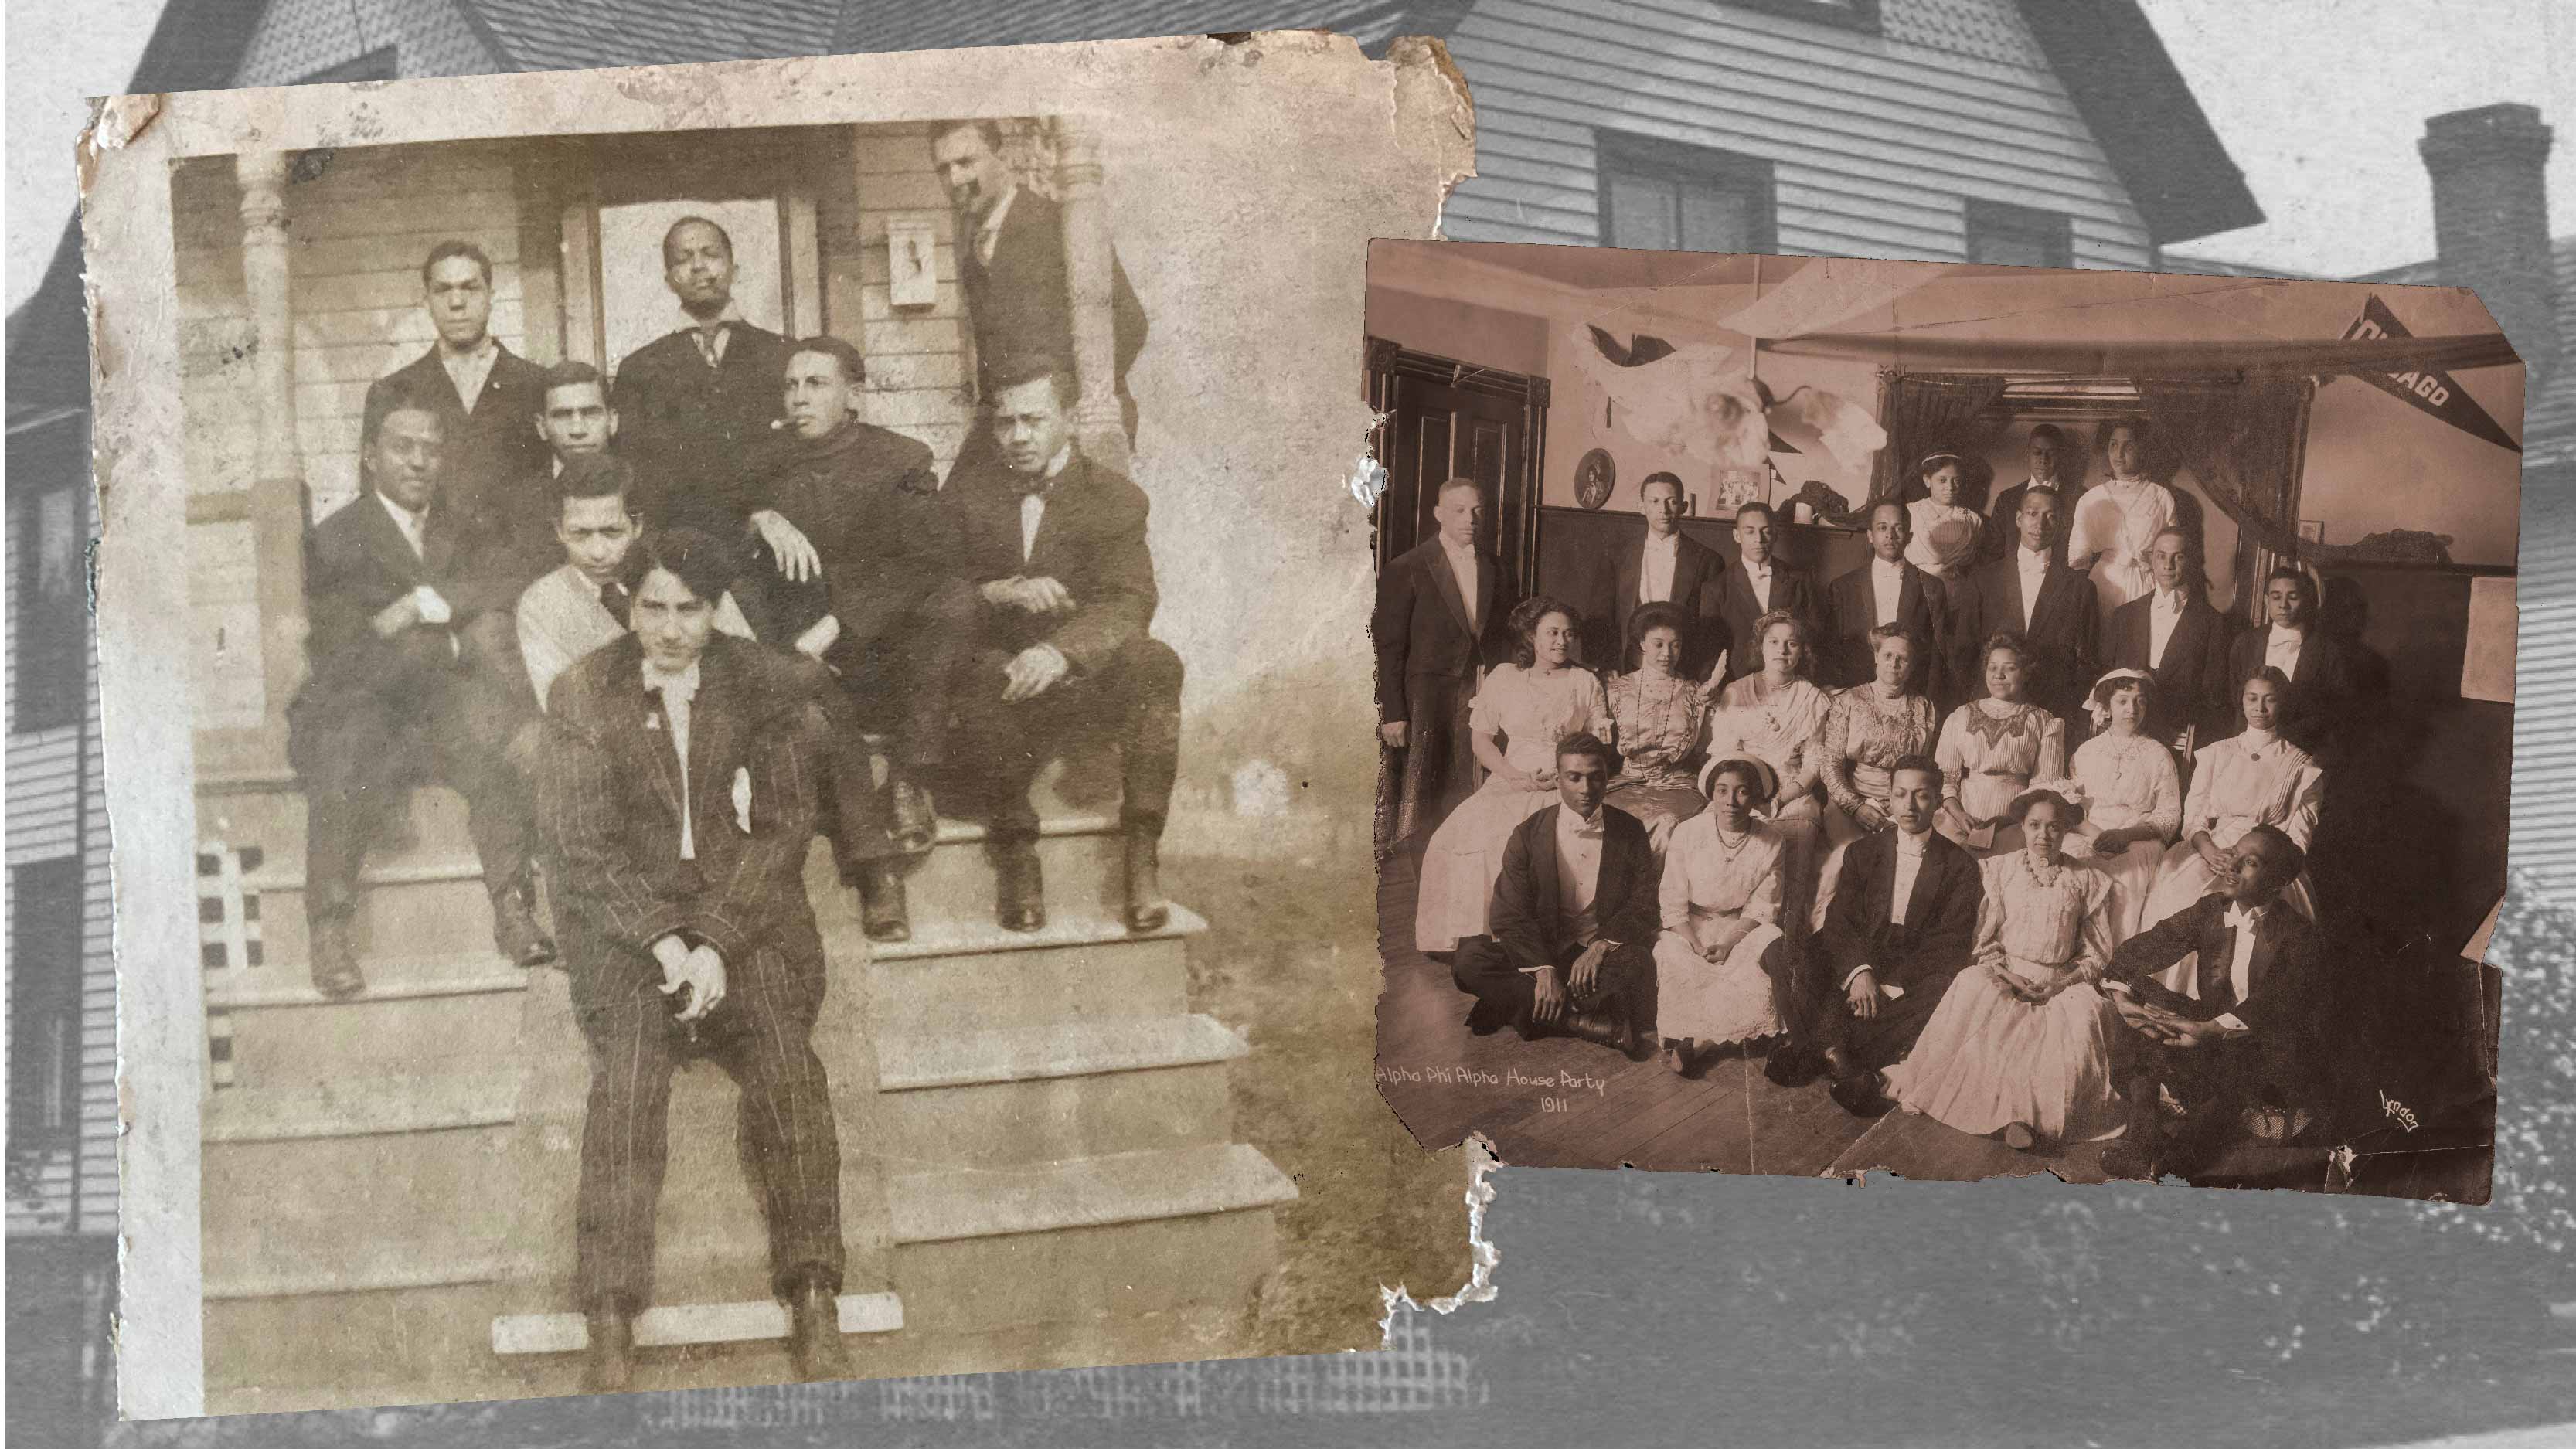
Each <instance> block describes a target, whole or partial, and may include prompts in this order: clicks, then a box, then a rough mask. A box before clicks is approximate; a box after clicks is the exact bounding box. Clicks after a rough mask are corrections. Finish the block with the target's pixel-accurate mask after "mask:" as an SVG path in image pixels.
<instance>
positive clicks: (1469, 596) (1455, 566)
mask: <svg viewBox="0 0 2576 1449" xmlns="http://www.w3.org/2000/svg"><path fill="white" fill-rule="evenodd" d="M1440 555H1441V557H1443V558H1445V559H1447V560H1449V576H1450V577H1451V578H1454V579H1456V580H1457V581H1458V597H1459V598H1461V599H1463V600H1465V601H1466V604H1467V632H1469V633H1471V634H1472V633H1474V632H1476V631H1477V629H1478V628H1479V627H1481V624H1482V621H1481V620H1479V619H1478V618H1477V617H1476V546H1475V545H1474V544H1472V543H1463V544H1461V543H1451V542H1450V541H1449V536H1448V535H1447V534H1442V535H1441V536H1440Z"/></svg>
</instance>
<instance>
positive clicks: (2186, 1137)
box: [1368, 242, 2523, 1202]
mask: <svg viewBox="0 0 2576 1449" xmlns="http://www.w3.org/2000/svg"><path fill="white" fill-rule="evenodd" d="M1509 342H1520V343H1522V344H1524V345H1523V346H1521V347H1520V348H1519V349H1518V351H1517V352H1516V351H1514V350H1513V349H1512V348H1511V347H1510V346H1508V345H1506V344H1507V343H1509ZM1530 344H1534V345H1530ZM1368 346H1369V358H1370V385H1371V388H1372V396H1371V400H1372V403H1373V405H1374V406H1376V407H1377V408H1378V410H1379V412H1380V414H1381V416H1382V418H1383V420H1384V421H1383V424H1382V429H1381V434H1380V437H1381V441H1382V454H1381V455H1382V456H1383V457H1384V458H1385V459H1386V464H1387V469H1388V489H1387V492H1386V494H1385V496H1384V498H1383V499H1382V501H1381V502H1380V505H1379V507H1380V517H1379V535H1378V546H1379V574H1378V598H1377V608H1376V614H1375V617H1374V621H1373V626H1372V627H1373V635H1374V639H1375V645H1376V650H1377V657H1378V710H1379V717H1380V721H1381V723H1380V725H1379V746H1380V750H1381V753H1382V756H1383V764H1382V773H1383V779H1384V783H1383V784H1382V787H1381V792H1380V800H1381V812H1380V830H1379V838H1378V850H1379V859H1380V865H1379V872H1380V873H1379V890H1378V899H1379V914H1380V931H1381V944H1382V948H1383V950H1384V952H1385V954H1386V960H1387V993H1386V996H1385V998H1384V1000H1383V1002H1382V1003H1381V1006H1380V1016H1379V1040H1378V1070H1379V1074H1380V1078H1381V1082H1382V1083H1383V1085H1384V1087H1385V1090H1386V1091H1387V1094H1388V1098H1389V1100H1390V1101H1391V1102H1393V1103H1394V1104H1395V1105H1396V1107H1397V1110H1398V1111H1399V1113H1401V1114H1402V1115H1403V1116H1404V1117H1405V1119H1406V1121H1407V1123H1408V1124H1409V1125H1411V1126H1412V1127H1413V1129H1414V1131H1415V1132H1416V1133H1417V1134H1418V1135H1419V1136H1421V1137H1422V1139H1423V1140H1424V1141H1425V1142H1426V1143H1428V1144H1432V1145H1439V1144H1442V1143H1445V1142H1449V1141H1453V1140H1457V1139H1458V1138H1459V1137H1460V1136H1461V1135H1463V1134H1465V1133H1468V1132H1476V1133H1481V1134H1484V1135H1485V1136H1486V1137H1488V1138H1489V1139H1490V1140H1491V1141H1492V1142H1493V1143H1494V1145H1495V1148H1496V1150H1497V1152H1498V1153H1499V1154H1500V1155H1501V1157H1502V1158H1503V1160H1505V1161H1506V1162H1520V1163H1532V1164H1538V1165H1548V1166H1619V1165H1635V1166H1641V1167H1673V1168H1683V1167H1689V1168H1714V1169H1720V1170H1725V1171H1731V1172H1763V1173H1787V1174H1836V1175H1849V1174H1853V1173H1859V1172H1864V1171H1867V1170H1870V1169H1884V1170H1886V1171H1889V1172H1893V1173H1895V1174H1897V1175H1899V1176H1904V1177H1913V1178H1934V1179H1962V1178H1978V1177H1988V1176H1998V1175H2010V1174H2023V1173H2034V1172H2051V1173H2055V1174H2056V1175H2058V1176H2060V1177H2063V1178H2067V1179H2070V1180H2075V1181H2093V1182H2099V1181H2102V1180H2105V1179H2110V1178H2121V1179H2133V1180H2141V1181H2151V1180H2158V1179H2165V1178H2170V1179H2179V1180H2181V1181H2185V1182H2194V1183H2228V1184H2235V1185H2265V1186H2294V1187H2306V1188H2312V1189H2319V1190H2323V1189H2326V1188H2329V1187H2332V1188H2335V1189H2337V1190H2357V1191H2365V1192H2381V1193H2388V1194H2393V1195H2403V1196H2432V1195H2436V1194H2438V1195H2440V1196H2442V1197H2444V1198H2445V1199H2447V1200H2449V1201H2454V1202H2481V1201H2483V1200H2485V1198H2486V1196H2487V1182H2488V1175H2489V1172H2490V1168H2491V1147H2492V1143H2491V1133H2492V1128H2493V1114H2494V1109H2495V1079H2494V1075H2493V1069H2492V1066H2491V1063H2492V1058H2493V1052H2494V1041H2495V1035H2494V1033H2495V1030H2496V1012H2497V1009H2498V1004H2497V1002H2496V1001H2494V1000H2492V999H2490V997H2489V994H2488V992H2487V991H2486V989H2485V987H2484V985H2483V983H2482V981H2481V977H2480V974H2479V972H2478V970H2477V969H2476V966H2475V964H2474V962H2475V960H2476V958H2477V955H2478V951H2477V949H2475V948H2474V947H2473V946H2472V944H2471V942H2472V939H2473V938H2475V937H2479V936H2481V935H2482V934H2483V932H2484V930H2485V928H2486V923H2487V922H2488V920H2489V919H2490V918H2491V916H2492V914H2493V912H2494V911H2495V910H2496V908H2497V904H2498V902H2499V901H2500V900H2501V898H2502V893H2503V889H2504V848H2505V839H2506V831H2507V825H2508V821H2507V818H2506V817H2507V808H2506V805H2507V798H2508V791H2509V784H2510V770H2511V742H2512V722H2513V709H2512V701H2513V686H2514V675H2513V657H2514V647H2513V645H2514V624H2515V611H2514V593H2513V589H2514V577H2515V559H2516V532H2517V527H2516V519H2517V516H2518V505H2519V498H2520V468H2521V456H2520V449H2519V446H2518V444H2517V443H2516V441H2515V439H2516V435H2517V433H2518V430H2519V428H2520V426H2521V419H2522V382H2523V368H2522V364H2521V362H2520V360H2519V359H2518V358H2517V357H2516V355H2515V353H2514V352H2513V350H2512V348H2511V346H2510V345H2509V344H2508V343H2507V342H2506V340H2505V338H2504V336H2503V335H2502V333H2500V332H2499V331H2497V330H2496V327H2495V324H2494V321H2493V319H2492V318H2491V317H2490V315H2489V314H2488V312H2487V311H2486V309H2485V308H2484V307H2483V306H2482V305H2481V304H2480V303H2479V302H2478V301H2477V299H2476V298H2475V297H2474V296H2473V295H2471V294H2469V293H2467V292H2465V291H2461V290H2457V289H2441V288H2427V287H2384V288H2373V287H2368V286H2362V285H2355V284H2348V283H2323V282H2292V281H2279V280H2258V279H2247V278H2213V277H2189V276H2170V275H2156V274H2152V273H2103V272H2094V273H2078V272H2070V271H2053V270H2049V269H2046V268H2041V267H1989V266H1972V265H1961V264H1952V265H1941V264H1924V263H1896V262H1841V261H1823V260H1816V259H1809V258H1796V257H1778V256H1762V255H1750V256H1746V255H1724V256H1720V255H1693V254H1688V253H1680V254H1676V253H1669V252H1661V253H1658V252H1632V251H1584V252H1575V251H1568V250H1563V249H1556V248H1545V247H1532V246H1500V245H1472V244H1459V245H1449V246H1434V245H1430V244H1418V243H1405V242H1382V243H1379V244H1378V245H1377V246H1376V247H1374V248H1373V249H1372V251H1371V264H1370V275H1369V341H1368ZM1605 456H1606V457H1607V458H1609V459H1610V460H1611V463H1610V464H1609V465H1608V466H1599V465H1598V460H1600V459H1602V458H1604V457H1605ZM1614 475H1615V477H1616V478H1617V480H1618V482H1617V483H1616V484H1615V485H1613V486H1611V487H1607V488H1604V487H1601V486H1598V480H1601V479H1606V478H1609V477H1612V476H1614ZM1739 479H1750V480H1757V481H1756V482H1754V483H1751V484H1745V483H1739V481H1738V480H1739ZM1712 498H1716V499H1719V500H1721V502H1720V506H1719V507H1718V508H1716V509H1711V508H1710V507H1709V506H1708V504H1709V500H1710V499H1712Z"/></svg>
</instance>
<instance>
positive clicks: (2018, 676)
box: [1932, 634, 2066, 856]
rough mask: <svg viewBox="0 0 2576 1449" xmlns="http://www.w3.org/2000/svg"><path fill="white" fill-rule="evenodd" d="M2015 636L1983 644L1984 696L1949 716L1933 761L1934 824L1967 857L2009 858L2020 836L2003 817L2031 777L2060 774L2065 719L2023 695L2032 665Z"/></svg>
mask: <svg viewBox="0 0 2576 1449" xmlns="http://www.w3.org/2000/svg"><path fill="white" fill-rule="evenodd" d="M2023 650H2024V645H2023V644H2022V642H2021V639H2020V636H2018V635H2012V634H1998V635H1996V636H1995V637H1993V638H1992V639H1989V640H1987V641H1986V649H1985V653H1984V655H1983V656H1982V658H1981V659H1980V661H1979V665H1978V667H1979V670H1980V672H1982V673H1983V674H1984V676H1985V681H1986V697H1985V698H1984V699H1974V700H1970V701H1968V702H1967V703H1966V704H1963V705H1961V706H1959V707H1958V708H1957V709H1955V710H1953V711H1951V713H1950V718H1949V721H1948V722H1947V723H1946V724H1944V725H1942V726H1941V742H1940V744H1938V745H1937V746H1935V747H1934V748H1933V751H1932V758H1933V759H1934V760H1936V761H1938V762H1939V763H1940V766H1941V777H1942V785H1941V813H1940V814H1939V816H1937V817H1936V818H1935V820H1934V826H1935V828H1937V829H1938V830H1939V831H1940V832H1941V833H1942V834H1943V835H1946V836H1948V837H1950V840H1951V842H1952V843H1953V844H1956V845H1959V846H1963V847H1965V848H1966V849H1967V850H1968V851H1969V853H1970V854H1973V855H1978V856H1984V855H1990V854H1991V855H2009V854H2011V853H2012V852H2014V851H2017V850H2019V849H2021V836H2020V835H2019V834H2018V833H2016V831H2015V829H2014V826H2013V823H2012V821H2011V820H2010V819H2008V818H2006V817H2007V816H2008V815H2009V814H2010V813H2011V810H2012V803H2013V801H2014V800H2015V799H2017V798H2019V796H2020V795H2021V792H2022V791H2023V790H2025V789H2028V788H2029V786H2030V782H2031V781H2032V780H2034V779H2056V778H2058V777H2060V776H2062V775H2064V774H2065V773H2066V721H2064V720H2062V719H2059V718H2058V717H2057V716H2056V715H2054V714H2051V713H2050V712H2049V711H2047V710H2045V709H2042V708H2040V707H2039V706H2038V705H2035V704H2032V703H2030V702H2029V701H2027V700H2025V699H2023V698H2022V697H2021V690H2022V681H2023V680H2024V679H2025V678H2026V677H2027V676H2028V674H2029V668H2030V661H2029V658H2028V656H2027V655H2026V654H2025V653H2024V652H2023Z"/></svg>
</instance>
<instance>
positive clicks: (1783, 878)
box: [1708, 609, 1833, 937]
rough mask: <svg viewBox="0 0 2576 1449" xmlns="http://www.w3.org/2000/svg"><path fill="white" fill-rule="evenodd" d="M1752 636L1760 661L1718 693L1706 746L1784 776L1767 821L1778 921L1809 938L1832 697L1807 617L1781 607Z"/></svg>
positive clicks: (1719, 756)
mask: <svg viewBox="0 0 2576 1449" xmlns="http://www.w3.org/2000/svg"><path fill="white" fill-rule="evenodd" d="M1753 637H1754V639H1755V640H1756V641H1757V643H1758V645H1759V647H1760V648H1761V650H1762V668H1761V670H1760V671H1759V672H1758V673H1753V674H1748V675H1746V676H1744V677H1743V678H1742V679H1739V680H1737V681H1735V682H1734V683H1733V684H1730V685H1728V686H1727V687H1726V693H1725V694H1724V695H1722V696H1721V697H1720V698H1719V700H1718V705H1717V709H1716V710H1715V711H1714V712H1712V713H1711V714H1710V715H1709V720H1708V753H1709V758H1710V759H1712V760H1723V759H1725V758H1726V757H1728V756H1730V755H1739V756H1743V757H1744V758H1747V759H1755V760H1760V761H1761V762H1762V763H1764V764H1766V765H1769V766H1770V767H1771V771H1772V773H1773V774H1774V775H1776V776H1777V777H1778V779H1779V786H1780V788H1779V793H1778V795H1777V796H1776V797H1775V798H1774V799H1773V800H1772V802H1771V816H1770V820H1769V825H1770V827H1771V830H1772V831H1773V833H1775V834H1777V835H1778V836H1779V837H1780V851H1781V855H1780V921H1781V925H1782V927H1783V928H1784V929H1786V930H1788V931H1789V932H1790V933H1791V934H1792V935H1795V936H1801V937H1803V936H1804V935H1805V934H1806V931H1807V907H1808V902H1809V901H1811V900H1812V899H1814V896H1815V891H1816V865H1817V860H1818V857H1819V856H1821V855H1822V854H1823V850H1822V847H1821V841H1822V838H1823V833H1824V809H1825V807H1824V802H1823V801H1822V800H1821V799H1819V798H1818V796H1817V793H1816V782H1817V780H1818V779H1819V777H1821V775H1822V774H1823V760H1824V738H1823V737H1824V732H1825V715H1826V713H1827V712H1828V711H1830V710H1831V709H1832V708H1833V696H1831V695H1829V694H1827V693H1826V692H1825V691H1824V690H1822V689H1819V688H1817V687H1816V683H1815V681H1814V680H1813V679H1812V678H1810V677H1809V676H1810V674H1811V672H1812V671H1813V670H1814V668H1815V662H1816V651H1815V636H1814V633H1813V631H1812V630H1811V629H1810V628H1809V627H1808V625H1807V621H1806V620H1804V619H1801V618H1799V617H1798V616H1797V615H1795V614H1791V613H1788V612H1785V611H1783V610H1777V609H1775V610H1773V611H1772V612H1770V613H1768V614H1765V615H1763V616H1762V618H1761V619H1760V621H1759V622H1757V623H1756V624H1755V625H1754V626H1753Z"/></svg>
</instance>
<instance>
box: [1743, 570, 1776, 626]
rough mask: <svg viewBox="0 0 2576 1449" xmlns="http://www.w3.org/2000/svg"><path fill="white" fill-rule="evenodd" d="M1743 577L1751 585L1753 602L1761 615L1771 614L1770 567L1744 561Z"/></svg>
mask: <svg viewBox="0 0 2576 1449" xmlns="http://www.w3.org/2000/svg"><path fill="white" fill-rule="evenodd" d="M1744 577H1745V580H1746V581H1747V582H1749V583H1751V584H1752V585H1753V602H1754V603H1755V604H1756V605H1758V606H1759V607H1760V608H1761V610H1762V612H1763V613H1766V614H1767V613H1769V612H1771V565H1769V564H1767V563H1755V562H1753V561H1752V560H1751V559H1746V560H1745V561H1744Z"/></svg>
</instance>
